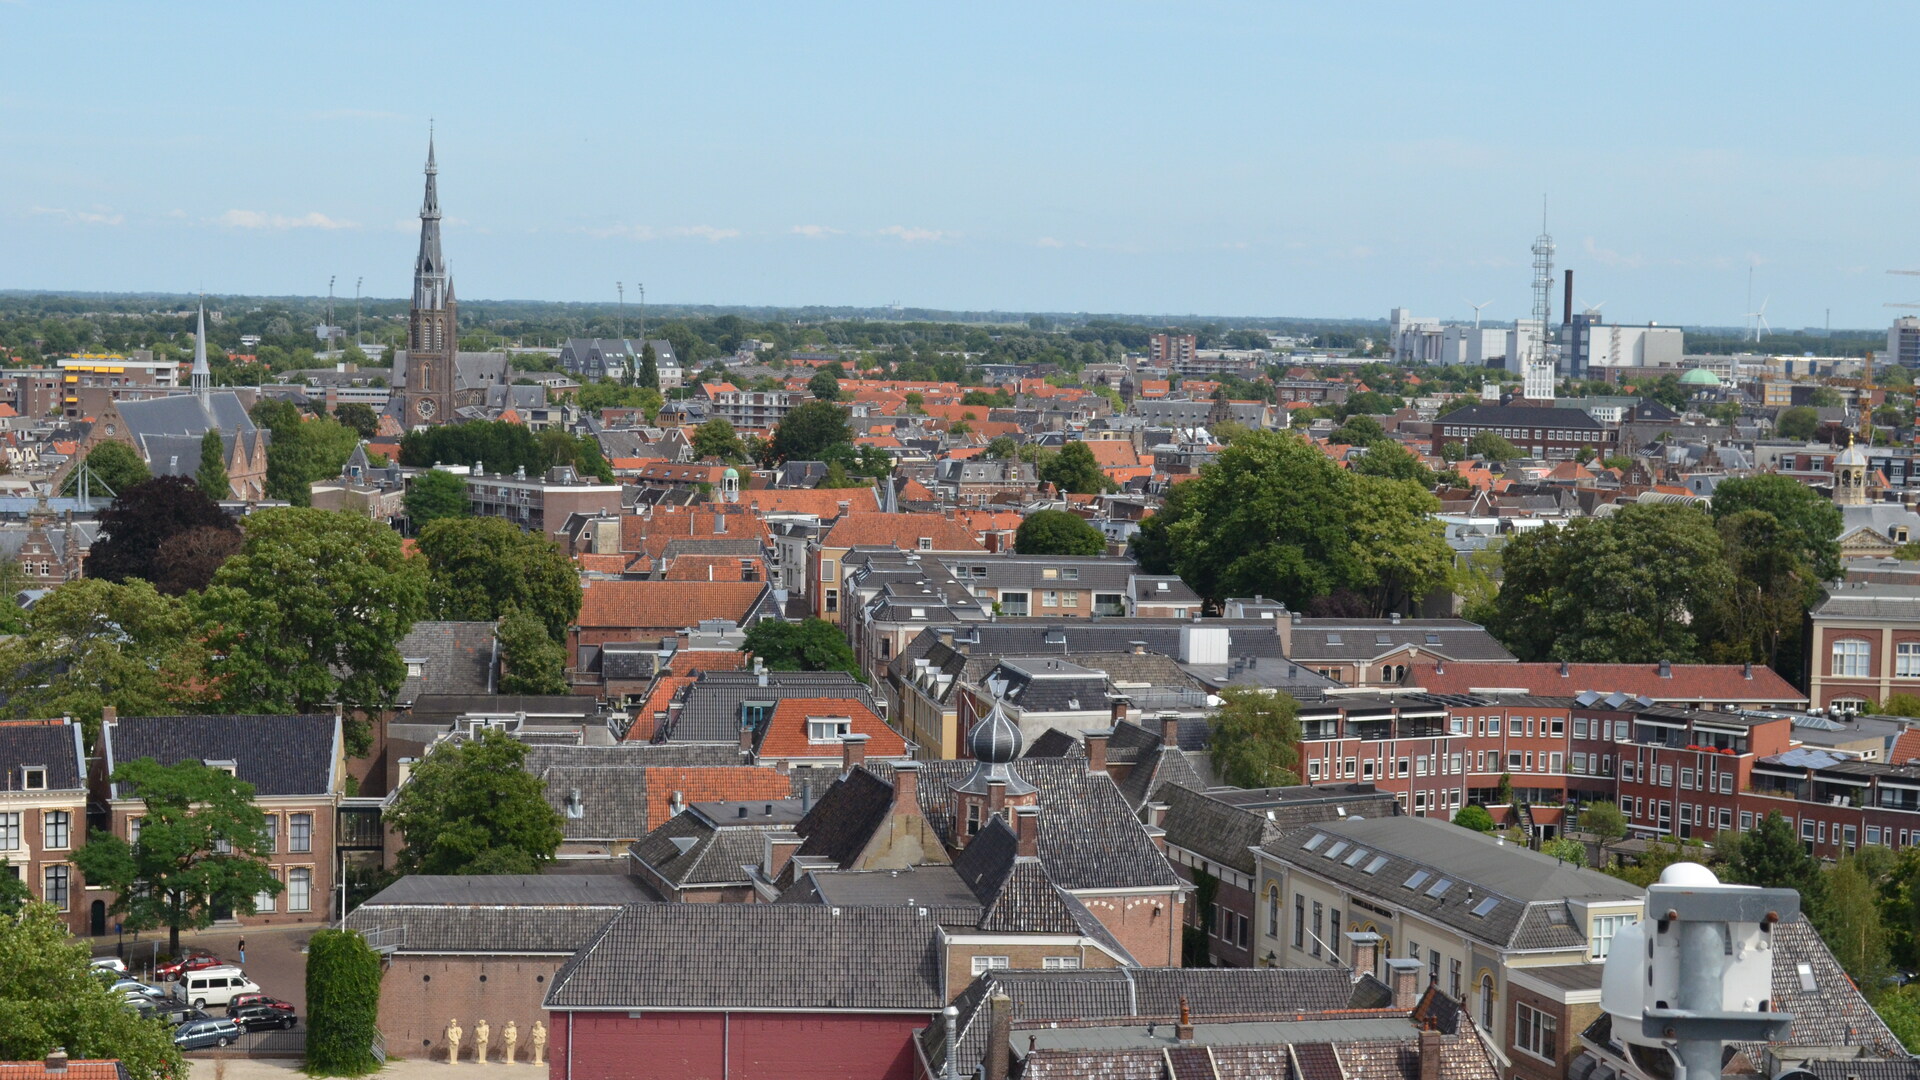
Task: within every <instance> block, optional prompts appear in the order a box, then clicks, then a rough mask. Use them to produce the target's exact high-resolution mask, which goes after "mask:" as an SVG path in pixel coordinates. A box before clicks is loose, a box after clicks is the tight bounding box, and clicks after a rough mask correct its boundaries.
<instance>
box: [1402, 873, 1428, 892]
mask: <svg viewBox="0 0 1920 1080" xmlns="http://www.w3.org/2000/svg"><path fill="white" fill-rule="evenodd" d="M1432 876H1433V875H1432V874H1429V873H1427V872H1426V871H1425V870H1415V871H1414V872H1413V876H1412V877H1410V878H1408V879H1407V881H1406V887H1407V888H1409V889H1417V888H1419V887H1420V886H1422V885H1425V884H1426V883H1427V879H1428V878H1430V877H1432Z"/></svg>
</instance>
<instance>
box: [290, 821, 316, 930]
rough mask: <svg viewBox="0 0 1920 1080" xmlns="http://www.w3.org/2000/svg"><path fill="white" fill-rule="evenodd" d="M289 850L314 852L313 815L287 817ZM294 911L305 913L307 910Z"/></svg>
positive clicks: (302, 852)
mask: <svg viewBox="0 0 1920 1080" xmlns="http://www.w3.org/2000/svg"><path fill="white" fill-rule="evenodd" d="M287 850H288V851H292V852H297V853H300V854H305V853H306V852H309V851H312V850H313V815H312V814H288V815H287ZM293 910H300V911H305V910H306V909H305V908H298V909H293Z"/></svg>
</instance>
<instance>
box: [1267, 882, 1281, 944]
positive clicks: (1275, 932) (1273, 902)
mask: <svg viewBox="0 0 1920 1080" xmlns="http://www.w3.org/2000/svg"><path fill="white" fill-rule="evenodd" d="M1267 936H1268V937H1279V936H1280V886H1278V885H1268V886H1267Z"/></svg>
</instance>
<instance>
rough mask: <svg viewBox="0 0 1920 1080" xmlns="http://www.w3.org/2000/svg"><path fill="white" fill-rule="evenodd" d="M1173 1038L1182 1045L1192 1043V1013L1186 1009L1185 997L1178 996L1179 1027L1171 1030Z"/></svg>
mask: <svg viewBox="0 0 1920 1080" xmlns="http://www.w3.org/2000/svg"><path fill="white" fill-rule="evenodd" d="M1173 1037H1174V1038H1176V1039H1178V1040H1180V1042H1182V1043H1190V1042H1192V1041H1193V1013H1191V1012H1189V1011H1188V1009H1187V998H1186V995H1184V994H1182V995H1181V996H1180V1025H1179V1026H1178V1027H1176V1028H1174V1029H1173Z"/></svg>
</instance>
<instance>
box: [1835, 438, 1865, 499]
mask: <svg viewBox="0 0 1920 1080" xmlns="http://www.w3.org/2000/svg"><path fill="white" fill-rule="evenodd" d="M1833 501H1834V502H1836V503H1839V504H1840V505H1841V506H1865V505H1867V455H1865V454H1863V453H1861V452H1860V448H1859V447H1857V446H1855V445H1853V436H1851V435H1849V436H1847V448H1846V449H1845V450H1843V451H1841V453H1840V456H1839V457H1837V458H1834V459H1833Z"/></svg>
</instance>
